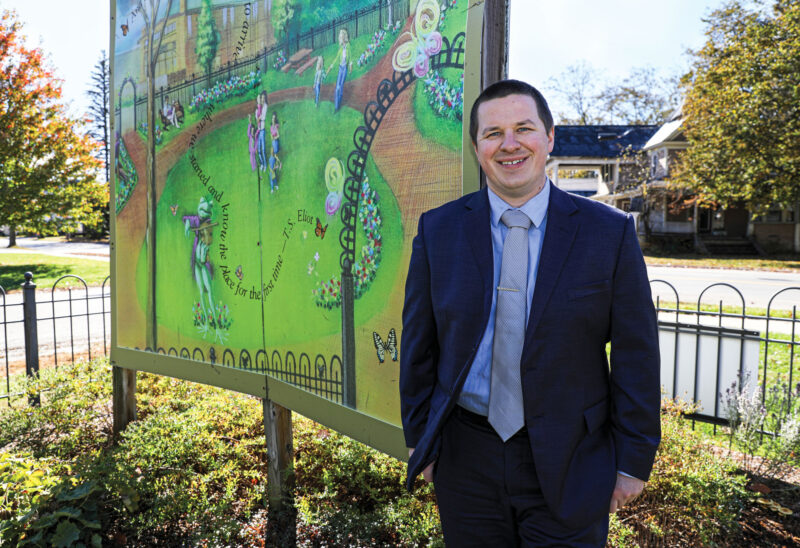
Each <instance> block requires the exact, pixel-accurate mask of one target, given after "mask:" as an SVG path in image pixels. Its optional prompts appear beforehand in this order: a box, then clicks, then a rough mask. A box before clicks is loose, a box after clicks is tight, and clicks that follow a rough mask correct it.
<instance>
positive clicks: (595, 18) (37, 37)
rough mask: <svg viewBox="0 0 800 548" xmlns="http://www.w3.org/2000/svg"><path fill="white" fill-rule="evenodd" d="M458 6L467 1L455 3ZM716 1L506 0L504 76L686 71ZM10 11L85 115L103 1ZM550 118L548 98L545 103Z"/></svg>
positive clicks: (17, 5) (102, 40)
mask: <svg viewBox="0 0 800 548" xmlns="http://www.w3.org/2000/svg"><path fill="white" fill-rule="evenodd" d="M459 1H461V2H465V1H467V0H459ZM722 3H723V2H722V0H602V1H601V0H549V1H546V2H545V1H542V0H511V37H510V52H509V75H510V76H511V77H514V78H519V79H523V80H527V81H529V82H531V83H532V84H534V85H535V86H537V87H540V88H541V89H542V91H544V92H545V94H547V95H549V94H548V93H547V92H548V89H547V85H546V82H547V80H548V79H549V78H551V77H556V76H558V75H559V74H561V72H562V71H563V70H564V69H565V68H566V67H567V66H568V65H571V64H575V63H577V62H578V61H581V60H585V61H587V62H588V63H590V64H591V65H592V66H594V67H595V68H596V69H598V70H599V71H600V72H601V73H602V74H603V77H604V78H605V79H606V80H608V81H613V80H614V79H620V78H623V77H624V76H625V75H626V74H627V73H628V72H630V70H631V69H632V68H634V67H642V66H646V65H649V66H653V67H655V68H656V69H658V70H660V71H662V72H663V73H665V74H673V73H682V72H685V70H686V69H687V68H688V66H689V64H688V58H687V57H686V55H685V51H686V49H687V48H697V47H699V46H700V45H702V43H703V41H704V36H703V29H704V25H703V23H702V20H701V19H702V17H703V16H704V15H707V14H708V13H709V11H710V9H713V8H716V7H719V6H721V5H722ZM8 8H13V9H16V10H17V12H18V14H19V17H20V19H21V20H22V21H23V22H24V23H25V29H24V32H25V34H27V35H28V36H29V38H30V40H31V43H33V44H35V45H39V46H41V47H42V48H43V49H44V50H45V52H47V53H48V54H49V56H50V60H51V62H52V64H53V65H54V67H55V69H56V73H57V74H58V75H59V76H60V77H61V78H63V79H64V94H65V96H66V99H67V100H68V101H69V102H70V103H71V104H72V107H71V109H72V112H73V113H74V114H78V113H82V112H84V111H85V110H86V108H87V105H88V101H87V98H86V96H85V92H86V89H87V88H88V87H89V82H90V73H91V70H92V66H93V65H94V63H95V62H96V61H97V59H98V58H99V56H100V51H101V50H108V40H109V39H108V32H109V31H108V29H109V2H108V0H0V9H8ZM548 99H550V102H551V103H553V104H552V105H551V106H552V107H553V110H554V111H556V110H557V109H558V108H559V104H558V102H557V100H556V98H555V97H552V96H551V97H548Z"/></svg>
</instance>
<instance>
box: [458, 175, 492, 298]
mask: <svg viewBox="0 0 800 548" xmlns="http://www.w3.org/2000/svg"><path fill="white" fill-rule="evenodd" d="M466 208H467V214H466V215H464V217H463V219H464V234H465V236H466V238H467V241H468V242H469V245H470V249H471V250H472V257H473V259H474V260H475V263H476V265H477V268H478V271H480V273H481V278H482V281H483V296H484V299H483V312H484V313H485V312H486V311H488V310H489V308H490V307H491V305H492V292H493V291H494V289H493V288H492V284H493V283H494V255H493V253H492V233H491V228H490V226H489V223H490V216H489V195H488V193H487V191H486V189H485V188H484V189H482V190H480V191H478V192H476V193H475V194H473V195H472V198H471V199H470V200H468V201H467V203H466Z"/></svg>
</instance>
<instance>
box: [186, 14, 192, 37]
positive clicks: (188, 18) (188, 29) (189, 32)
mask: <svg viewBox="0 0 800 548" xmlns="http://www.w3.org/2000/svg"><path fill="white" fill-rule="evenodd" d="M186 34H187V35H188V36H189V38H191V37H192V16H191V15H187V16H186Z"/></svg>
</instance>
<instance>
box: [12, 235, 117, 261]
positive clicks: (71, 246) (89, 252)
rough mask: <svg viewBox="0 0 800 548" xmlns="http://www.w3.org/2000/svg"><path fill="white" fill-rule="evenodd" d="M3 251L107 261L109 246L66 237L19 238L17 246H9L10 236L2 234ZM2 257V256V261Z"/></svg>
mask: <svg viewBox="0 0 800 548" xmlns="http://www.w3.org/2000/svg"><path fill="white" fill-rule="evenodd" d="M3 253H41V254H43V255H55V256H57V257H80V258H84V259H97V260H102V261H107V260H108V256H109V246H108V244H107V243H100V242H84V241H80V240H79V241H74V242H68V241H66V239H64V238H42V239H39V238H27V237H25V238H19V237H18V238H17V247H12V248H10V249H9V247H8V238H6V237H4V236H0V256H2V254H3ZM1 261H2V259H1V258H0V262H1Z"/></svg>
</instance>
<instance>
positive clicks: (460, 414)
mask: <svg viewBox="0 0 800 548" xmlns="http://www.w3.org/2000/svg"><path fill="white" fill-rule="evenodd" d="M434 488H435V491H436V499H437V503H438V505H439V515H440V517H441V521H442V530H443V532H444V540H445V544H446V545H447V546H448V547H449V548H462V547H471V546H474V547H476V548H477V547H481V548H483V547H489V546H491V547H493V548H501V547H506V546H508V547H517V546H524V547H534V546H535V547H545V546H547V547H554V546H560V547H561V546H570V547H603V546H605V544H606V537H607V536H608V518H607V517H604V518H603V519H601V520H600V521H598V522H595V523H593V524H591V525H590V526H588V527H586V528H585V529H582V530H579V531H574V530H571V529H569V528H567V527H566V526H565V525H563V524H561V523H560V522H559V521H558V520H557V519H556V518H555V517H554V516H553V515H552V513H551V512H550V509H549V508H548V507H547V504H546V503H545V500H544V497H543V496H542V491H541V488H540V485H539V480H538V478H537V475H536V468H535V466H534V461H533V454H532V452H531V446H530V441H529V439H528V435H527V431H526V430H525V428H523V429H522V430H521V431H520V432H518V433H517V434H515V435H514V436H513V437H511V438H510V439H509V440H508V441H506V442H505V443H503V440H502V439H501V438H500V436H498V435H497V433H496V432H495V431H494V429H493V428H492V427H491V425H490V424H489V422H488V420H487V418H486V417H484V416H481V415H477V414H475V413H472V412H470V411H467V410H466V409H464V408H462V407H459V406H456V407H455V409H454V411H453V412H452V413H451V415H450V417H449V418H448V419H447V422H446V423H445V425H444V428H443V430H442V447H441V451H440V453H439V457H438V459H437V463H436V468H435V471H434Z"/></svg>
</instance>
